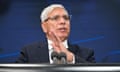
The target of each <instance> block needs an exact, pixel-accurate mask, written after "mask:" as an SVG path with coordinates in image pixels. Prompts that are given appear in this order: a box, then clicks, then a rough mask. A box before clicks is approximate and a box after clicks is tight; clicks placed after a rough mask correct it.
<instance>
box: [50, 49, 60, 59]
mask: <svg viewBox="0 0 120 72" xmlns="http://www.w3.org/2000/svg"><path fill="white" fill-rule="evenodd" d="M58 56H59V55H58V53H57V52H55V51H53V52H52V53H51V59H52V60H53V58H54V57H56V58H58Z"/></svg>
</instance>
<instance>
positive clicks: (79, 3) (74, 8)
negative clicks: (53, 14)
mask: <svg viewBox="0 0 120 72" xmlns="http://www.w3.org/2000/svg"><path fill="white" fill-rule="evenodd" d="M8 3H9V6H8V9H7V10H6V13H4V14H0V63H12V62H14V61H15V60H16V58H17V57H18V55H19V52H20V50H21V48H22V47H24V46H25V45H27V44H31V43H33V42H36V41H40V40H42V39H43V38H44V33H43V32H42V29H41V26H40V19H39V16H40V13H41V10H42V9H43V8H44V7H46V6H47V5H49V4H52V3H60V4H63V5H64V6H65V8H66V9H67V10H68V11H69V14H71V15H72V20H71V34H70V37H69V39H70V41H71V42H72V43H74V44H79V45H80V46H82V47H86V48H92V49H94V51H95V58H96V62H97V63H103V62H105V63H106V62H110V63H111V62H120V44H119V43H120V24H119V23H120V20H119V19H120V0H11V1H9V2H8Z"/></svg>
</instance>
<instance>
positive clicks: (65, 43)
mask: <svg viewBox="0 0 120 72" xmlns="http://www.w3.org/2000/svg"><path fill="white" fill-rule="evenodd" d="M51 44H52V41H51V40H48V50H49V60H50V64H53V60H52V59H51V53H52V52H53V47H52V45H51ZM63 45H64V46H65V48H68V42H67V40H65V41H64V42H63ZM74 63H75V57H73V61H72V64H74ZM70 64H71V63H70Z"/></svg>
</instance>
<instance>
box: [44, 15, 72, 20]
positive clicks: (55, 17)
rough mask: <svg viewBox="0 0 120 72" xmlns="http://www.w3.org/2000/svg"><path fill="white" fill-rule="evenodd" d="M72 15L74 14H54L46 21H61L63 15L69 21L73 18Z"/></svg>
mask: <svg viewBox="0 0 120 72" xmlns="http://www.w3.org/2000/svg"><path fill="white" fill-rule="evenodd" d="M71 16H72V15H70V16H68V15H63V16H59V15H56V16H53V17H48V18H47V19H46V20H45V21H48V20H53V21H59V20H60V18H61V17H62V18H63V19H64V20H66V21H69V20H70V19H71Z"/></svg>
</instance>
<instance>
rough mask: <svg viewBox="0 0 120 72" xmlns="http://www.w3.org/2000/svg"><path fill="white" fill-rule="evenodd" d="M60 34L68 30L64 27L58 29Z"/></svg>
mask: <svg viewBox="0 0 120 72" xmlns="http://www.w3.org/2000/svg"><path fill="white" fill-rule="evenodd" d="M58 30H59V31H60V32H66V31H67V28H65V27H63V28H59V29H58Z"/></svg>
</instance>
